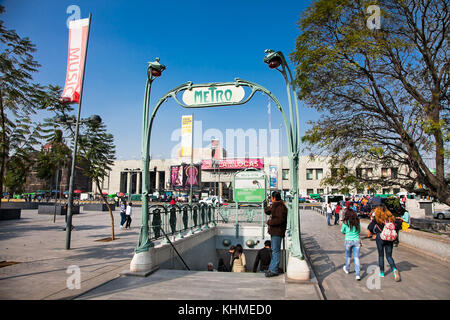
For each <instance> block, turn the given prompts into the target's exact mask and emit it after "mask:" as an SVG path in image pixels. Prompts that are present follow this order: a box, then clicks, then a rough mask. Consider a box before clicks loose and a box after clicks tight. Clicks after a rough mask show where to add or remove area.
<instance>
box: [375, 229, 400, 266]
mask: <svg viewBox="0 0 450 320" xmlns="http://www.w3.org/2000/svg"><path fill="white" fill-rule="evenodd" d="M376 243H377V249H378V265H379V266H380V272H383V273H384V252H386V260H387V261H388V263H389V265H390V266H391V269H392V270H394V269H396V268H397V267H396V266H395V262H394V259H393V258H392V247H393V245H394V243H393V242H392V241H384V240H381V238H380V234H379V233H377V238H376Z"/></svg>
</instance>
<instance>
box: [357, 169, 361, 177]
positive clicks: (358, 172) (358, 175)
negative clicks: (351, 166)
mask: <svg viewBox="0 0 450 320" xmlns="http://www.w3.org/2000/svg"><path fill="white" fill-rule="evenodd" d="M356 177H357V178H362V169H361V168H356Z"/></svg>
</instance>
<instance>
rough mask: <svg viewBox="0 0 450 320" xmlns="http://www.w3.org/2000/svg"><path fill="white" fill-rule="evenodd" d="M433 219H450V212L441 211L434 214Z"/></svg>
mask: <svg viewBox="0 0 450 320" xmlns="http://www.w3.org/2000/svg"><path fill="white" fill-rule="evenodd" d="M433 218H435V219H449V218H450V210H439V211H436V212H435V213H433Z"/></svg>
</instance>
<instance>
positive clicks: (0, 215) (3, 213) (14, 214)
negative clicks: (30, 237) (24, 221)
mask: <svg viewBox="0 0 450 320" xmlns="http://www.w3.org/2000/svg"><path fill="white" fill-rule="evenodd" d="M21 211H22V210H21V209H4V208H0V220H14V219H20V213H21Z"/></svg>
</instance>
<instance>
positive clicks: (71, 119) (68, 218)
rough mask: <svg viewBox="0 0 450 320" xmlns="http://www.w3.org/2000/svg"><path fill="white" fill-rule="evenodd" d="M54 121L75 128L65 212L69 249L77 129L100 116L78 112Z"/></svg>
mask: <svg viewBox="0 0 450 320" xmlns="http://www.w3.org/2000/svg"><path fill="white" fill-rule="evenodd" d="M56 122H59V123H65V124H73V123H75V125H76V129H75V138H74V144H73V150H72V166H71V170H70V181H69V203H68V206H67V213H66V229H65V230H66V249H67V250H69V249H70V238H71V232H72V227H73V226H72V211H73V185H74V181H75V162H76V159H77V146H78V131H79V126H80V124H84V123H92V124H95V123H101V122H102V118H100V116H98V115H92V116H90V117H89V118H85V119H80V113H78V119H75V117H69V118H68V117H66V116H61V117H58V118H56Z"/></svg>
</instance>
